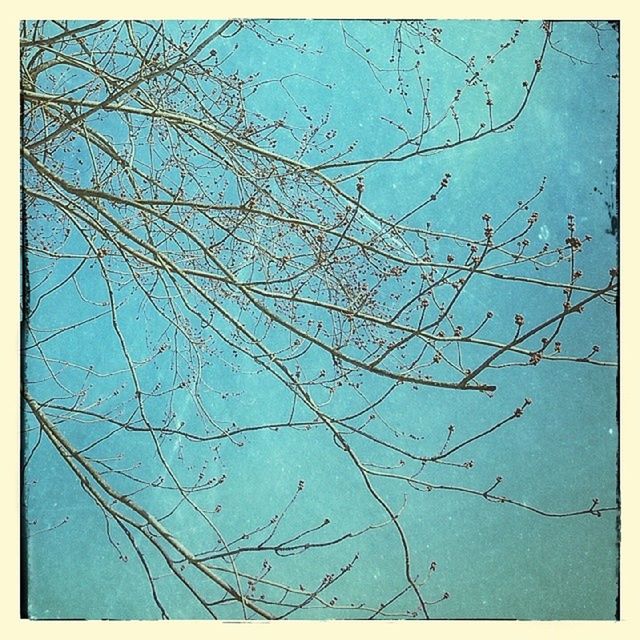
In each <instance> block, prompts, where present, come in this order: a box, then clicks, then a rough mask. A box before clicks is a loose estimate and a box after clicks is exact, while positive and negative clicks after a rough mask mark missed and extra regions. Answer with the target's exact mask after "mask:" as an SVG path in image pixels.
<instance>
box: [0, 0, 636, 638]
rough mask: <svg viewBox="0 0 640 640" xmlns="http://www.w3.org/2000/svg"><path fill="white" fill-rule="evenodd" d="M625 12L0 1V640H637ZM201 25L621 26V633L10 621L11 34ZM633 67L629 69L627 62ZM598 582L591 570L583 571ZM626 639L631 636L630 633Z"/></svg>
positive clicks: (499, 625)
mask: <svg viewBox="0 0 640 640" xmlns="http://www.w3.org/2000/svg"><path fill="white" fill-rule="evenodd" d="M631 6H632V2H631V0H627V1H626V2H625V1H624V0H609V1H608V2H594V1H593V0H582V1H581V2H577V1H576V0H571V2H563V3H559V2H558V0H554V1H550V0H537V1H536V0H534V1H533V2H529V3H527V4H520V5H517V4H516V3H515V2H514V1H513V0H511V2H498V1H497V0H475V2H472V1H471V0H464V1H461V0H457V1H456V2H455V3H454V2H442V0H440V1H437V0H430V1H429V2H427V1H426V0H422V1H421V2H417V1H416V0H409V1H406V0H400V1H396V2H393V3H382V2H379V1H378V2H376V3H373V2H371V1H369V2H365V1H363V0H357V1H355V0H352V1H351V2H348V3H347V2H345V1H344V0H339V1H337V0H323V1H322V2H321V3H318V4H317V6H315V5H311V4H307V3H303V2H301V1H300V0H270V1H269V2H258V0H240V1H239V2H238V1H236V2H234V3H233V4H229V5H227V4H226V3H225V4H223V3H221V4H217V3H213V2H211V3H194V2H190V1H185V0H182V2H180V3H179V4H177V3H165V5H164V6H160V5H159V3H158V2H157V1H156V2H153V1H151V0H144V1H142V2H141V1H138V2H132V1H131V0H128V1H123V0H110V1H109V3H108V4H103V3H100V4H98V3H88V2H86V0H85V1H84V2H83V1H79V0H64V1H60V0H59V1H58V2H55V3H53V2H43V1H42V0H30V1H29V2H23V3H18V2H15V1H12V0H8V1H7V2H6V3H5V6H4V8H3V10H2V20H1V21H0V50H1V54H2V55H1V57H0V60H2V71H3V72H4V74H6V75H4V74H3V75H4V77H3V83H2V85H1V86H3V87H4V90H3V95H4V98H3V100H2V101H0V105H1V106H0V109H1V111H0V113H1V115H2V119H1V123H2V124H1V127H2V138H0V139H1V140H2V150H3V153H2V156H1V158H2V172H1V173H0V179H1V180H2V186H3V188H2V192H1V193H2V195H3V197H2V200H1V201H2V202H3V204H4V206H3V207H2V208H1V209H0V212H1V214H2V217H3V220H4V222H3V226H2V232H1V233H0V261H1V264H2V270H1V271H0V274H1V275H0V283H1V285H2V290H1V296H2V297H1V298H0V299H2V300H4V305H3V307H4V308H3V310H2V313H1V314H0V322H1V323H2V324H1V328H2V332H1V334H0V335H2V340H1V341H0V345H1V348H2V350H1V351H0V355H1V360H0V363H1V367H2V369H1V374H0V375H1V376H2V384H1V385H0V394H1V397H2V403H1V404H0V406H1V407H2V408H3V409H4V410H3V411H2V415H3V417H4V418H5V419H4V420H2V421H0V425H1V428H2V432H3V434H4V435H3V437H2V441H1V442H2V447H1V450H2V463H1V465H0V474H1V478H0V482H1V483H2V484H1V485H0V486H1V487H2V490H3V493H2V503H1V504H2V514H3V518H2V525H1V526H0V532H1V536H2V543H3V544H2V546H1V547H0V548H1V549H2V550H3V553H2V555H1V556H0V557H1V558H2V561H1V562H0V574H1V575H2V579H1V589H2V591H1V592H0V632H3V635H4V636H5V637H7V638H28V637H36V636H46V637H47V638H51V637H53V638H55V637H57V636H60V637H64V638H76V637H77V638H80V637H83V638H85V637H88V638H103V637H104V638H110V637H112V636H117V637H123V636H124V637H126V638H129V637H131V638H133V637H135V638H139V639H142V638H144V637H145V636H150V635H152V636H153V637H154V640H155V639H162V638H173V637H175V636H182V637H184V635H185V634H188V636H189V638H194V637H199V636H200V635H202V636H205V635H206V636H208V637H216V636H217V637H223V638H233V639H235V638H247V637H253V636H254V635H257V636H261V637H262V636H264V637H269V638H272V637H273V638H275V637H281V636H282V637H285V638H288V637H289V638H298V637H300V636H302V637H304V638H305V640H306V639H307V638H308V637H309V636H311V637H323V636H325V635H327V634H330V635H331V636H334V637H348V636H350V635H354V634H356V635H362V636H364V635H366V636H367V637H371V636H374V637H377V636H379V637H381V638H386V637H388V636H390V635H391V634H393V635H395V636H398V635H403V636H405V635H406V637H408V638H412V637H416V638H417V637H430V636H431V637H434V636H435V637H439V636H442V635H446V636H447V638H450V637H451V636H452V635H453V636H455V637H461V638H462V637H464V638H467V639H469V638H473V639H474V640H475V638H477V637H478V634H480V635H486V636H487V637H489V638H491V639H492V640H493V639H499V638H509V639H511V638H517V639H520V638H522V639H527V638H538V637H540V638H542V637H544V638H565V637H566V638H573V637H576V638H578V637H579V638H584V639H585V640H587V639H589V638H600V637H602V636H608V637H616V638H617V637H625V638H626V637H640V626H639V625H638V624H637V622H638V620H639V618H640V616H639V614H638V610H639V609H640V566H639V563H638V557H639V553H638V545H639V544H640V531H639V527H638V522H639V518H638V508H639V507H640V505H639V504H638V500H637V497H638V490H637V489H638V486H639V484H640V481H639V477H638V468H639V467H640V465H639V464H638V463H637V461H636V460H635V455H637V452H638V444H639V435H638V434H639V431H640V419H639V417H640V416H639V413H640V412H639V411H638V403H637V399H636V398H635V397H634V396H635V394H637V393H638V389H637V386H638V385H639V384H640V379H639V376H638V366H637V362H636V361H635V357H636V356H637V355H638V334H637V333H636V331H640V329H638V320H639V319H638V314H637V306H636V305H637V302H636V300H635V298H636V295H637V292H639V291H640V287H639V285H638V282H639V280H638V279H637V278H638V277H640V274H638V272H637V266H638V262H637V257H638V253H639V252H638V248H637V247H635V242H634V238H636V237H637V236H636V234H638V232H639V231H640V225H639V223H638V219H639V218H640V207H639V206H638V204H639V202H638V190H637V186H638V182H639V180H638V177H637V171H638V168H639V164H638V161H639V157H638V148H639V147H640V140H639V139H638V129H639V127H638V117H637V116H636V113H638V86H637V83H638V82H640V76H639V75H638V60H640V51H639V49H640V47H639V30H638V27H637V21H636V20H635V18H637V17H638V14H640V12H639V11H636V10H634V9H633V8H631ZM142 16H145V17H155V18H166V19H171V18H211V17H221V18H223V17H274V18H275V17H319V18H320V17H324V18H332V17H334V18H335V17H367V18H370V17H393V18H401V17H427V16H428V17H441V18H507V17H508V18H522V17H526V18H531V19H534V18H554V19H560V18H567V19H568V18H589V19H596V18H599V19H620V20H621V21H622V28H621V33H622V36H621V37H622V53H621V55H622V58H621V66H622V71H621V77H622V82H623V84H622V132H623V136H622V167H621V181H622V186H623V191H622V200H621V206H622V211H623V222H622V231H623V237H622V282H623V284H624V293H623V296H622V310H623V313H622V315H621V335H622V386H621V393H622V450H621V456H622V465H621V469H622V496H623V504H624V508H623V516H622V521H623V532H622V600H621V611H622V621H621V622H619V623H614V622H562V623H546V622H543V623H540V622H533V623H529V622H515V623H510V622H429V623H424V622H423V623H418V622H394V623H386V622H381V623H353V622H323V623H310V622H287V623H283V624H278V623H275V624H274V623H257V624H233V623H216V622H180V621H175V622H162V623H161V622H109V623H99V622H30V621H20V620H19V592H18V577H19V551H18V550H19V544H18V543H19V537H18V518H17V514H18V503H19V499H18V486H19V485H18V480H19V473H18V469H19V466H18V460H19V429H18V424H19V403H18V397H19V360H18V339H19V305H18V300H19V264H20V263H19V242H18V238H19V223H18V212H19V197H18V185H19V163H18V157H19V156H18V131H19V112H18V105H19V97H18V47H17V34H18V22H19V20H20V19H24V18H44V17H58V18H72V17H73V18H86V19H96V18H103V17H110V18H127V17H129V18H136V17H142ZM634 61H635V62H634ZM593 576H594V579H597V567H594V571H593ZM634 628H635V629H636V631H635V632H634V631H633V629H634Z"/></svg>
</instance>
